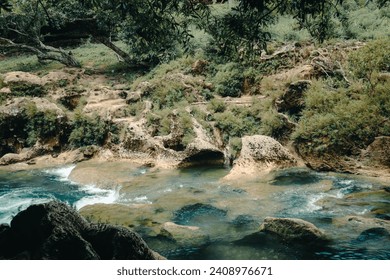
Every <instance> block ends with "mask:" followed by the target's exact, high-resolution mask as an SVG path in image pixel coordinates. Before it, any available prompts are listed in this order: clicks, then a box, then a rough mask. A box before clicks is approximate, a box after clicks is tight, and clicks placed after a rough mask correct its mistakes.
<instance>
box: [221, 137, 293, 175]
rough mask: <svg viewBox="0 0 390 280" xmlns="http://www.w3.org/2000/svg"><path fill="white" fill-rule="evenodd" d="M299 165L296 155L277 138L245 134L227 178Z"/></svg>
mask: <svg viewBox="0 0 390 280" xmlns="http://www.w3.org/2000/svg"><path fill="white" fill-rule="evenodd" d="M296 165H297V161H296V159H295V158H294V156H293V155H292V154H291V153H290V152H289V151H288V150H287V149H286V148H284V147H283V146H282V145H281V144H280V143H279V142H278V141H276V140H275V139H273V138H271V137H268V136H263V135H254V136H245V137H243V138H242V149H241V153H240V156H239V158H238V159H237V160H236V161H235V162H234V164H233V168H232V170H231V171H230V173H229V174H228V175H227V176H225V177H224V179H226V180H236V179H238V180H240V179H242V178H250V177H256V176H258V175H260V174H261V173H268V172H270V171H272V170H275V169H281V168H287V167H293V166H296Z"/></svg>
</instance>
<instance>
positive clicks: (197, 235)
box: [159, 222, 209, 246]
mask: <svg viewBox="0 0 390 280" xmlns="http://www.w3.org/2000/svg"><path fill="white" fill-rule="evenodd" d="M159 235H161V236H164V237H167V238H169V239H171V240H173V241H175V242H176V243H178V244H179V245H182V246H196V245H202V244H205V243H207V242H208V240H209V237H208V236H207V234H205V233H204V232H203V230H201V229H200V228H199V227H195V226H182V225H177V224H175V223H172V222H166V223H164V224H163V225H162V226H161V228H160V234H159Z"/></svg>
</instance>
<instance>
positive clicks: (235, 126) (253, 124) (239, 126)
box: [214, 106, 261, 144]
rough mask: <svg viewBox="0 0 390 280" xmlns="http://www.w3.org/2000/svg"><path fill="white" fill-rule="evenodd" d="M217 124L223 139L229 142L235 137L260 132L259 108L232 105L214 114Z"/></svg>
mask: <svg viewBox="0 0 390 280" xmlns="http://www.w3.org/2000/svg"><path fill="white" fill-rule="evenodd" d="M214 119H215V126H216V127H217V128H219V129H220V130H221V132H222V137H223V141H224V143H225V144H227V143H229V139H230V138H233V137H239V138H241V137H242V136H244V135H254V134H259V133H260V123H261V120H260V116H259V111H258V110H257V108H253V107H252V108H246V107H238V106H235V107H232V108H230V109H229V110H226V111H224V112H222V113H216V114H215V115H214Z"/></svg>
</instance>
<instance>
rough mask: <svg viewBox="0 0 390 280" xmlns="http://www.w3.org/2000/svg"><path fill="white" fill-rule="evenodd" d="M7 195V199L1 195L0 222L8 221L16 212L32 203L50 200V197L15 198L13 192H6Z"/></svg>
mask: <svg viewBox="0 0 390 280" xmlns="http://www.w3.org/2000/svg"><path fill="white" fill-rule="evenodd" d="M10 196H12V198H11V197H10ZM7 197H8V199H3V198H4V196H3V197H2V198H1V200H0V201H1V207H0V213H1V215H0V224H1V223H6V224H8V223H10V222H11V220H12V219H13V217H14V216H15V215H16V214H17V213H19V212H20V211H23V210H25V209H27V207H29V206H30V205H32V204H39V203H45V202H49V201H50V200H51V199H50V198H17V197H16V196H15V194H8V195H7Z"/></svg>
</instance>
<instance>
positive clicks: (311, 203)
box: [305, 193, 326, 212]
mask: <svg viewBox="0 0 390 280" xmlns="http://www.w3.org/2000/svg"><path fill="white" fill-rule="evenodd" d="M325 196H326V195H325V193H320V194H316V195H311V196H309V197H308V200H307V205H306V209H305V210H306V211H308V212H314V211H318V210H321V209H322V207H321V206H319V205H317V202H318V201H320V200H321V199H323V198H324V197H325Z"/></svg>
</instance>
